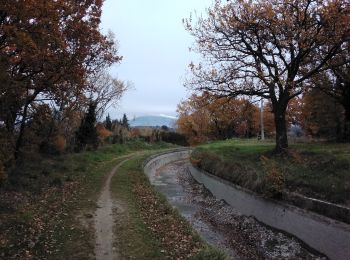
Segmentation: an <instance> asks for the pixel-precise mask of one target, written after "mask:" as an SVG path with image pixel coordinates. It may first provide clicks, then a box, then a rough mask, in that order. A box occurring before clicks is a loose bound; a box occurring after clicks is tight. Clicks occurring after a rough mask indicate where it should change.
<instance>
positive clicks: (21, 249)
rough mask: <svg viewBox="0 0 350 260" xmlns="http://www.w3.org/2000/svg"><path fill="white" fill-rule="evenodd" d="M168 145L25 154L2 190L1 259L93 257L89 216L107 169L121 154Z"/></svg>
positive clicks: (132, 143)
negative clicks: (48, 155)
mask: <svg viewBox="0 0 350 260" xmlns="http://www.w3.org/2000/svg"><path fill="white" fill-rule="evenodd" d="M169 147H173V146H172V145H169V144H166V143H162V142H160V143H153V144H149V143H146V142H143V141H130V142H126V143H125V144H122V145H121V144H117V145H111V146H106V147H103V148H100V149H99V150H97V151H90V152H84V153H79V154H67V155H62V156H50V157H44V156H43V155H41V156H40V155H38V154H33V155H31V156H32V157H31V158H28V156H29V155H27V160H25V161H23V162H22V164H21V165H19V166H18V168H17V170H14V171H13V172H12V174H11V175H10V176H11V178H9V179H8V180H7V182H6V183H3V185H2V188H1V190H0V258H1V259H48V258H50V259H93V258H94V255H93V250H94V229H93V227H91V221H92V217H93V213H94V211H95V209H96V200H97V196H98V194H99V191H100V189H101V185H102V184H103V181H104V177H105V176H106V174H108V173H109V172H110V171H111V169H112V168H113V167H114V166H115V165H116V164H117V163H118V162H119V161H121V160H123V157H122V156H125V155H127V154H130V153H133V152H135V151H140V150H155V149H164V148H169ZM120 157H122V158H120ZM124 159H125V158H124ZM77 248H79V250H77Z"/></svg>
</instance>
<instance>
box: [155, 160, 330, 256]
mask: <svg viewBox="0 0 350 260" xmlns="http://www.w3.org/2000/svg"><path fill="white" fill-rule="evenodd" d="M188 166H189V162H188V160H181V161H176V162H172V163H169V164H167V165H165V166H163V167H161V168H159V169H158V170H157V171H156V176H154V178H152V184H153V185H154V186H155V187H156V189H157V190H158V191H159V192H161V193H162V194H163V195H165V196H166V198H167V199H168V201H169V203H170V204H171V205H172V206H173V207H175V208H176V209H177V210H178V211H179V212H180V214H181V215H182V216H183V217H185V218H186V219H187V220H188V221H189V222H190V223H191V224H192V226H193V227H194V229H195V230H196V231H197V232H198V233H199V235H200V236H201V237H202V238H203V239H204V240H205V241H207V242H208V243H209V244H211V245H214V246H216V247H218V248H220V249H221V250H223V251H225V252H226V253H227V255H229V256H230V257H231V258H233V259H293V260H294V259H325V258H324V257H322V256H321V255H319V254H317V253H316V252H311V251H310V250H308V248H306V247H305V246H304V245H303V244H302V243H301V242H300V241H298V240H297V239H296V238H294V237H292V236H289V235H286V234H284V233H282V232H279V231H276V230H273V229H271V228H269V227H266V226H265V225H263V224H261V223H259V222H258V221H256V220H255V219H254V218H252V217H246V216H243V215H241V214H240V213H239V211H238V210H237V209H235V208H233V207H231V206H229V205H228V204H226V203H225V202H224V201H219V200H216V199H215V197H213V196H212V194H211V193H210V192H208V191H207V190H206V189H205V188H204V187H203V186H202V185H201V184H198V183H197V182H196V181H195V180H194V179H193V178H192V176H191V174H190V172H189V170H188Z"/></svg>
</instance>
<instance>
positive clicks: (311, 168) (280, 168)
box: [192, 139, 350, 206]
mask: <svg viewBox="0 0 350 260" xmlns="http://www.w3.org/2000/svg"><path fill="white" fill-rule="evenodd" d="M273 148H274V144H273V143H269V142H260V141H257V140H239V139H234V140H228V141H218V142H213V143H209V144H205V145H201V146H199V147H197V148H196V149H195V151H194V152H193V155H192V162H193V163H194V164H197V165H198V166H199V167H200V168H202V169H204V170H206V171H208V172H210V173H212V174H214V175H217V176H219V177H221V178H224V179H226V180H229V181H231V182H233V183H235V184H238V185H240V186H243V187H245V188H248V189H250V190H253V191H256V192H258V193H263V194H265V195H268V196H274V195H275V196H277V195H279V194H281V192H282V191H284V190H286V191H292V192H297V193H300V194H303V195H306V196H310V197H314V198H318V199H323V200H328V201H331V202H335V203H341V204H345V205H348V206H350V144H329V143H307V144H306V143H305V144H293V145H291V146H290V152H289V153H288V155H284V156H277V155H274V154H273V153H272V150H273Z"/></svg>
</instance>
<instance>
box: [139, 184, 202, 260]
mask: <svg viewBox="0 0 350 260" xmlns="http://www.w3.org/2000/svg"><path fill="white" fill-rule="evenodd" d="M134 192H135V194H136V195H137V197H138V198H139V200H138V203H139V206H140V209H141V216H142V219H143V221H144V222H145V223H146V224H147V226H148V227H149V228H150V229H151V230H152V232H154V233H155V234H156V236H157V237H159V238H160V243H161V245H162V248H164V249H165V250H164V254H165V258H169V259H189V258H191V257H193V256H195V255H196V254H197V253H198V252H199V251H200V250H201V249H202V248H203V244H202V242H201V241H200V240H199V239H198V238H196V237H193V235H191V228H190V227H189V226H188V224H186V222H185V221H184V220H181V219H180V218H178V217H176V215H175V214H173V212H172V208H171V207H169V206H166V205H164V203H161V201H159V200H160V199H159V197H158V196H157V195H156V194H155V193H154V192H153V191H152V190H151V189H150V188H149V187H147V186H145V185H144V184H141V183H137V184H136V185H135V186H134Z"/></svg>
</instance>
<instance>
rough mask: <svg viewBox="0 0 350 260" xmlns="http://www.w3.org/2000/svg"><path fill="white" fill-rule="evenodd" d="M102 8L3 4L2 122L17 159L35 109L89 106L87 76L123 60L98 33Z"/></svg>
mask: <svg viewBox="0 0 350 260" xmlns="http://www.w3.org/2000/svg"><path fill="white" fill-rule="evenodd" d="M102 3H103V1H102V0H81V1H75V0H58V1H46V0H18V1H11V0H4V1H1V3H0V79H1V80H3V81H2V84H1V85H0V90H1V96H0V121H1V123H2V125H3V126H4V127H5V129H6V131H7V134H8V135H9V136H12V138H13V146H14V155H15V157H18V156H19V152H20V149H21V147H22V144H23V139H24V133H25V128H26V124H27V122H28V119H29V118H30V116H31V113H32V110H33V107H34V106H35V104H40V103H45V102H48V101H51V102H53V103H54V104H55V106H56V107H58V108H59V109H61V108H62V107H64V106H62V104H66V103H67V102H68V101H69V102H70V103H72V102H74V103H79V102H85V105H86V104H88V102H86V96H85V93H86V91H87V87H88V84H87V83H86V82H87V78H88V75H92V74H96V73H97V72H98V71H100V70H101V69H102V70H103V69H104V68H106V67H108V66H110V65H111V64H113V63H115V62H119V61H120V60H121V57H120V56H118V55H117V47H116V44H115V42H114V40H113V37H112V36H111V35H110V36H105V35H102V34H101V32H100V30H99V24H100V17H101V8H102ZM69 102H68V103H69Z"/></svg>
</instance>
